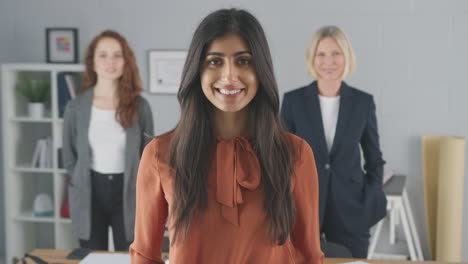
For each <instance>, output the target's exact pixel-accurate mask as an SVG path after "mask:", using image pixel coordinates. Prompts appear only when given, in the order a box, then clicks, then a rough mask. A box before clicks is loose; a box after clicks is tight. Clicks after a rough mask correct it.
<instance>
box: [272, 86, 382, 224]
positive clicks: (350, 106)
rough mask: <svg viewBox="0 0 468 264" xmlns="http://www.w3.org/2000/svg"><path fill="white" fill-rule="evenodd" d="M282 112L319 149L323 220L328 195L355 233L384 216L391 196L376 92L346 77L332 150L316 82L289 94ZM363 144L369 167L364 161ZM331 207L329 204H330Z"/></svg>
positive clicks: (289, 124) (295, 130)
mask: <svg viewBox="0 0 468 264" xmlns="http://www.w3.org/2000/svg"><path fill="white" fill-rule="evenodd" d="M281 116H282V118H283V121H284V123H285V125H286V127H287V128H288V130H289V131H290V132H291V133H294V134H296V135H297V136H299V137H301V138H303V139H304V140H306V141H307V142H308V143H309V145H310V146H311V148H312V149H313V151H314V155H315V161H316V165H317V172H318V175H319V191H320V194H319V197H320V226H323V219H324V214H325V208H326V203H327V199H330V198H332V199H333V201H334V204H336V206H335V208H332V210H334V215H338V217H339V218H341V219H340V222H342V223H343V224H344V227H345V229H346V230H347V231H349V232H351V233H356V232H362V231H368V230H369V228H370V227H371V226H372V225H374V224H375V223H377V222H378V221H379V220H380V219H382V218H383V217H385V215H386V213H387V211H386V206H387V199H386V197H385V194H384V192H383V188H382V178H383V165H384V164H385V161H384V160H383V159H382V152H381V151H380V146H379V135H378V130H377V118H376V114H375V104H374V100H373V98H372V96H371V95H370V94H367V93H365V92H362V91H359V90H357V89H355V88H353V87H350V86H348V85H347V84H346V83H345V82H342V85H341V88H340V107H339V114H338V122H337V127H336V133H335V137H334V141H333V145H332V148H331V150H330V153H329V152H328V150H327V145H326V144H327V143H326V141H325V134H324V129H323V122H322V114H321V111H320V103H319V98H318V87H317V82H313V83H311V84H310V85H307V86H305V87H302V88H299V89H296V90H293V91H291V92H288V93H286V94H285V95H284V98H283V104H282V107H281ZM361 149H362V153H363V155H364V168H362V166H361ZM329 209H330V208H328V210H329Z"/></svg>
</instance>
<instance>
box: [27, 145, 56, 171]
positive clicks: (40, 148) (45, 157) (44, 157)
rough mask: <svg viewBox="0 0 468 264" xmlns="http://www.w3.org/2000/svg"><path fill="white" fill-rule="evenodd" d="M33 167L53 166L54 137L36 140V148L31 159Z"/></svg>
mask: <svg viewBox="0 0 468 264" xmlns="http://www.w3.org/2000/svg"><path fill="white" fill-rule="evenodd" d="M31 167H33V168H52V138H51V137H47V138H41V139H38V140H37V142H36V148H35V149H34V153H33V156H32V160H31Z"/></svg>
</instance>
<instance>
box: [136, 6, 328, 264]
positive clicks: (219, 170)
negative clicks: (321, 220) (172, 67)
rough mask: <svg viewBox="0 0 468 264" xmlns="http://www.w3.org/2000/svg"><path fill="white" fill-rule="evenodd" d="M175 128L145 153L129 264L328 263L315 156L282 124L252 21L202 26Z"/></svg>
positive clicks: (225, 14)
mask: <svg viewBox="0 0 468 264" xmlns="http://www.w3.org/2000/svg"><path fill="white" fill-rule="evenodd" d="M178 99H179V102H180V106H181V118H180V121H179V123H178V124H177V126H176V128H175V129H174V130H173V131H171V132H169V133H167V134H164V135H161V136H159V137H157V138H155V139H154V140H153V141H152V142H151V143H149V145H148V146H147V147H146V149H145V151H144V153H143V157H142V161H141V163H140V169H139V172H138V180H137V213H136V223H135V241H134V243H133V244H132V246H131V248H130V252H131V256H132V263H163V261H162V259H161V246H162V241H163V235H164V226H165V223H166V221H167V223H168V227H169V238H170V241H171V247H170V257H169V258H170V262H171V263H323V254H322V252H321V250H320V244H319V226H318V182H317V173H316V168H315V162H314V157H313V154H312V150H311V149H310V147H309V146H308V144H307V143H306V142H305V141H303V140H302V139H299V138H298V137H295V136H293V135H292V134H288V133H287V132H286V131H285V129H284V128H283V127H282V125H281V122H280V119H279V114H278V112H279V97H278V89H277V85H276V81H275V77H274V74H273V66H272V61H271V56H270V51H269V47H268V43H267V41H266V37H265V34H264V32H263V29H262V27H261V26H260V24H259V22H258V21H257V19H256V18H255V17H253V16H252V15H251V14H250V13H248V12H247V11H244V10H238V9H221V10H218V11H216V12H213V13H211V14H210V15H208V16H207V17H206V18H205V19H204V20H203V21H202V22H201V24H200V25H199V26H198V28H197V29H196V31H195V33H194V36H193V39H192V42H191V44H190V48H189V51H188V56H187V60H186V62H185V66H184V70H183V74H182V82H181V85H180V89H179V92H178Z"/></svg>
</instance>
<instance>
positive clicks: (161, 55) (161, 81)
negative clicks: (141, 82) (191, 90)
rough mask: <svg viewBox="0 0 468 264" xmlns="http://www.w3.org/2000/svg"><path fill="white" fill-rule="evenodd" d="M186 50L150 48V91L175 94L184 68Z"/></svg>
mask: <svg viewBox="0 0 468 264" xmlns="http://www.w3.org/2000/svg"><path fill="white" fill-rule="evenodd" d="M186 57H187V51H175V50H173V51H164V50H151V51H150V52H149V78H150V80H149V81H150V89H149V91H150V92H152V93H166V94H176V93H177V91H178V90H179V85H180V81H181V76H182V70H183V68H184V63H185V58H186Z"/></svg>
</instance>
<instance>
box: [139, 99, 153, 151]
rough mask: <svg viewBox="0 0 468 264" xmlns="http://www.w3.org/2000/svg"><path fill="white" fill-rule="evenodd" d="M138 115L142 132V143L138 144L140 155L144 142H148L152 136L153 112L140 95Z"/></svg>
mask: <svg viewBox="0 0 468 264" xmlns="http://www.w3.org/2000/svg"><path fill="white" fill-rule="evenodd" d="M139 117H140V118H139V120H140V127H141V133H142V140H141V144H142V145H141V146H140V155H141V154H142V153H143V149H144V148H145V146H146V144H148V143H149V142H150V141H151V140H152V139H153V137H154V125H153V112H152V111H151V107H150V105H149V103H148V101H147V100H146V99H145V98H143V97H141V107H140V113H139Z"/></svg>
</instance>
